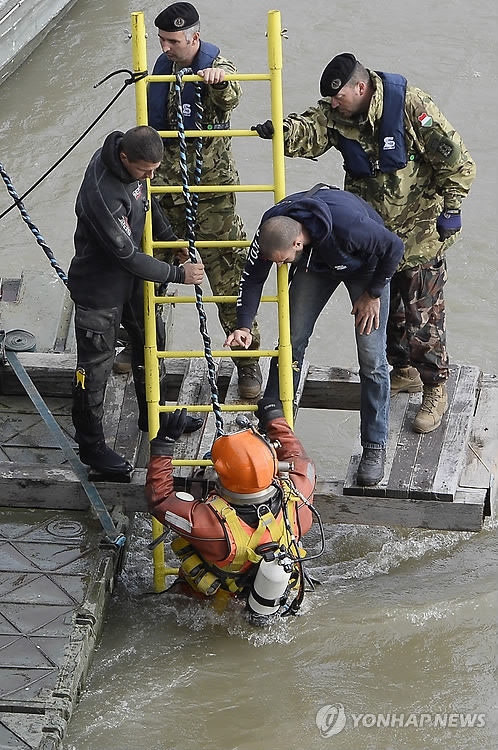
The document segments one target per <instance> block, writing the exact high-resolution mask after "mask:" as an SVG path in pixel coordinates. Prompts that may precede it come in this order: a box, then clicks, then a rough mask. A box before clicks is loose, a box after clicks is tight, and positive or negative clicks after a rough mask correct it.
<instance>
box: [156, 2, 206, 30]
mask: <svg viewBox="0 0 498 750" xmlns="http://www.w3.org/2000/svg"><path fill="white" fill-rule="evenodd" d="M198 22H199V14H198V13H197V11H196V9H195V8H194V6H193V5H191V3H173V5H168V7H167V8H165V9H164V10H163V11H162V13H159V15H158V16H157V18H156V20H155V21H154V24H155V26H157V28H158V29H161V31H186V30H187V29H190V28H192V26H195V24H196V23H198Z"/></svg>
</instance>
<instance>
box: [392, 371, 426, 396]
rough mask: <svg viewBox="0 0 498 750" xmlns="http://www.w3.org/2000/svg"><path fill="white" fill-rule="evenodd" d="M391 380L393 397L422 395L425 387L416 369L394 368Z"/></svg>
mask: <svg viewBox="0 0 498 750" xmlns="http://www.w3.org/2000/svg"><path fill="white" fill-rule="evenodd" d="M390 378H391V396H394V395H395V394H396V393H420V391H421V390H422V389H423V386H424V384H423V383H422V380H421V378H420V375H419V372H418V370H417V368H416V367H394V368H393V369H392V370H391V374H390Z"/></svg>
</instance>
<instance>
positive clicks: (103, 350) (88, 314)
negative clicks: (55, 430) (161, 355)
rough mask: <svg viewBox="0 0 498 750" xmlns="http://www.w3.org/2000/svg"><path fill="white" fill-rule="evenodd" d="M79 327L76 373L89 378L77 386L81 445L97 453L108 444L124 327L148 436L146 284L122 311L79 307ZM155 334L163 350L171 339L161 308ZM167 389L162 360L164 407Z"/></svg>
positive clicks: (137, 286) (77, 427)
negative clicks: (111, 391) (108, 397)
mask: <svg viewBox="0 0 498 750" xmlns="http://www.w3.org/2000/svg"><path fill="white" fill-rule="evenodd" d="M74 323H75V331H76V345H77V365H76V367H77V371H78V370H83V371H84V377H82V376H80V377H78V372H77V373H76V375H75V379H74V382H73V409H72V417H73V424H74V427H75V430H76V434H75V440H76V442H77V443H78V445H79V446H80V447H81V446H82V445H83V446H85V447H88V448H93V447H95V446H97V445H98V444H102V443H103V442H105V438H104V432H103V428H102V417H103V411H104V396H105V389H106V384H107V380H108V378H109V375H110V374H111V370H112V364H113V362H114V351H115V347H116V342H117V340H118V333H119V325H120V323H121V324H122V325H123V327H124V328H125V329H126V331H127V332H128V335H129V337H130V342H131V366H132V372H133V380H134V383H135V393H136V395H137V401H138V409H139V411H138V413H139V417H138V424H139V427H140V429H142V430H147V423H148V419H147V401H146V397H145V369H144V345H145V331H144V295H143V281H142V280H141V279H136V280H135V281H134V286H133V293H132V294H131V296H130V299H129V300H128V302H126V303H125V304H124V305H123V307H109V308H104V309H102V308H101V309H91V308H88V307H83V306H81V305H78V304H77V305H75V315H74ZM156 328H157V346H158V349H161V350H162V349H164V348H165V346H166V337H165V328H164V322H163V320H162V317H161V308H160V307H157V308H156ZM83 385H84V388H83V387H82V386H83ZM165 386H166V381H165V377H164V360H161V399H160V400H161V403H164V399H165V396H166V394H165Z"/></svg>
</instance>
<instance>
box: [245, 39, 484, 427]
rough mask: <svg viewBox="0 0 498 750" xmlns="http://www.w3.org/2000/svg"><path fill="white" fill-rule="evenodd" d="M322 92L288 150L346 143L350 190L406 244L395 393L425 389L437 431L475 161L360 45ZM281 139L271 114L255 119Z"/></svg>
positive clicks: (295, 152)
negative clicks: (448, 288) (455, 271)
mask: <svg viewBox="0 0 498 750" xmlns="http://www.w3.org/2000/svg"><path fill="white" fill-rule="evenodd" d="M320 92H321V94H322V96H323V97H324V98H323V99H320V100H319V101H318V103H317V105H316V106H315V107H310V108H309V109H307V110H306V111H305V112H303V113H302V114H300V115H298V114H290V115H289V116H288V117H286V118H285V120H284V148H285V153H286V155H287V156H292V157H295V156H301V157H304V158H309V159H311V158H316V157H318V156H321V155H322V154H324V153H325V152H326V151H328V150H329V149H331V148H336V149H338V150H340V151H341V152H342V154H343V157H344V162H345V163H344V169H345V172H346V176H345V180H344V188H345V189H346V190H348V191H350V192H352V193H354V194H355V195H358V196H359V197H361V198H363V199H364V200H366V201H367V202H368V203H369V204H370V205H371V206H372V207H373V208H374V209H375V210H376V211H377V212H378V213H379V214H380V215H381V216H382V218H383V219H384V222H385V225H386V227H387V228H388V229H390V230H391V231H392V232H395V233H396V234H397V235H398V236H399V237H400V238H401V239H402V240H403V243H404V245H405V252H404V255H403V258H402V260H401V263H400V265H399V267H398V270H397V272H396V273H395V274H394V276H393V278H392V281H391V305H390V314H389V323H388V345H387V348H388V359H389V362H390V364H391V365H392V366H393V370H392V372H391V393H392V394H394V393H398V392H400V391H408V392H417V391H420V390H422V388H423V391H424V395H423V401H422V407H421V409H420V411H419V412H418V414H417V416H416V418H415V421H414V423H413V428H414V430H415V431H416V432H422V433H425V432H431V431H432V430H434V429H436V428H437V427H438V426H439V424H440V423H441V419H442V416H443V414H444V412H445V411H446V409H447V394H446V386H445V383H446V380H447V379H448V374H449V370H448V365H449V360H448V355H447V351H446V331H445V306H444V296H443V287H444V284H445V282H446V278H447V270H446V260H445V251H446V249H447V248H448V247H449V246H450V245H451V244H453V242H455V240H456V239H457V237H458V234H459V232H460V229H461V218H460V207H461V203H462V200H463V198H465V196H466V195H467V193H468V192H469V189H470V186H471V184H472V181H473V179H474V177H475V164H474V161H473V160H472V158H471V156H470V154H469V152H468V151H467V149H466V148H465V144H464V143H463V141H462V139H461V137H460V135H459V134H458V133H457V132H456V130H455V129H454V128H453V127H452V126H451V125H450V123H449V122H448V120H447V119H446V118H445V117H444V115H443V114H442V113H441V111H440V110H439V109H438V107H437V106H436V105H435V104H434V102H433V101H432V99H431V97H430V96H429V95H428V94H426V93H425V92H423V91H421V90H420V89H418V88H415V87H411V86H407V85H406V79H404V78H403V77H402V76H399V75H395V74H385V73H377V72H375V71H373V70H367V69H366V68H364V67H363V65H361V63H359V62H358V61H357V60H356V58H355V57H354V55H352V54H351V53H343V54H341V55H337V56H336V57H335V58H334V59H333V60H332V61H331V62H330V63H329V64H328V65H327V67H326V68H325V70H324V72H323V74H322V77H321V81H320ZM255 129H256V130H257V131H258V134H259V135H260V136H261V137H263V138H265V137H266V138H271V136H272V134H273V126H272V123H271V121H267V122H266V123H263V124H261V125H257V126H255Z"/></svg>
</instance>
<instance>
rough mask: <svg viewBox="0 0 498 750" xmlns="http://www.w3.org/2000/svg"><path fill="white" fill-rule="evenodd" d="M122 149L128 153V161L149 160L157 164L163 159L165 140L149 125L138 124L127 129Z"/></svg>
mask: <svg viewBox="0 0 498 750" xmlns="http://www.w3.org/2000/svg"><path fill="white" fill-rule="evenodd" d="M120 149H121V151H122V152H123V153H124V154H126V156H127V157H128V161H130V162H132V163H133V162H137V161H148V162H149V163H151V164H156V163H157V162H160V161H162V159H163V156H164V146H163V141H162V138H161V136H160V135H159V133H158V132H157V130H154V128H151V127H150V126H149V125H138V126H137V127H136V128H131V129H130V130H127V131H126V133H125V134H124V136H123V140H122V141H121V146H120Z"/></svg>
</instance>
